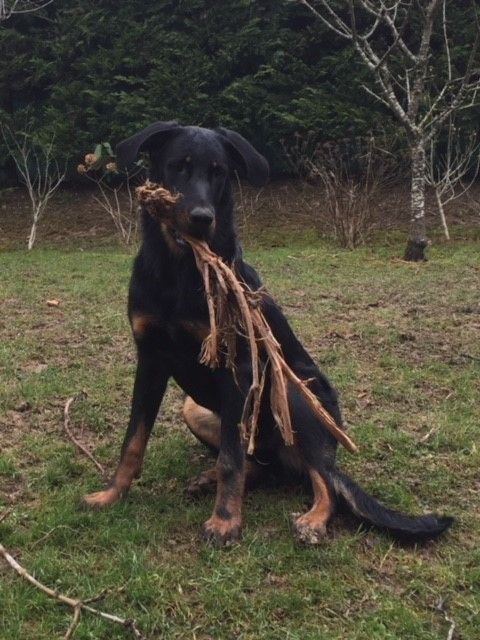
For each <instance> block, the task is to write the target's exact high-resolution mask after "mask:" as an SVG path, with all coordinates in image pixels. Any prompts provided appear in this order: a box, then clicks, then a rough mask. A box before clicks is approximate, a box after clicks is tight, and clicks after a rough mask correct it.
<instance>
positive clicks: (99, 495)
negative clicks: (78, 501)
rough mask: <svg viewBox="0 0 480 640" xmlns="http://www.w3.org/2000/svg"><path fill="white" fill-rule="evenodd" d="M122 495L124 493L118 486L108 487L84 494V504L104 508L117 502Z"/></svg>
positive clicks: (94, 507) (93, 507) (92, 507)
mask: <svg viewBox="0 0 480 640" xmlns="http://www.w3.org/2000/svg"><path fill="white" fill-rule="evenodd" d="M121 497H122V493H121V492H120V491H119V490H118V489H117V488H116V487H114V486H113V487H108V488H107V489H104V490H103V491H96V492H95V493H89V494H88V495H86V496H83V499H82V504H83V505H84V506H86V507H90V508H91V509H103V507H108V506H109V505H111V504H113V503H114V502H117V500H120V498H121Z"/></svg>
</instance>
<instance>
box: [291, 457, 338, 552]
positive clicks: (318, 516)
mask: <svg viewBox="0 0 480 640" xmlns="http://www.w3.org/2000/svg"><path fill="white" fill-rule="evenodd" d="M308 474H309V476H310V481H311V483H312V490H313V506H312V508H311V509H310V511H307V513H304V514H303V515H301V516H300V517H299V518H297V519H296V520H295V524H294V527H295V534H296V536H297V538H298V540H300V542H305V543H306V544H318V543H319V542H320V541H321V540H322V538H324V537H325V534H326V532H327V522H328V520H329V519H330V516H331V515H332V512H333V506H334V502H333V500H332V497H331V495H330V491H329V488H328V485H327V483H326V482H325V480H324V478H323V477H322V474H321V473H320V472H319V471H317V470H316V469H309V471H308Z"/></svg>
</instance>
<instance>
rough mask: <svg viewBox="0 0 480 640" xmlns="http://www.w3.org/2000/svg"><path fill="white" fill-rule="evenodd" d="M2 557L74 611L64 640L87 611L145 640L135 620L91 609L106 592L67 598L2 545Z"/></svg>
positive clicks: (46, 592) (33, 582) (25, 577)
mask: <svg viewBox="0 0 480 640" xmlns="http://www.w3.org/2000/svg"><path fill="white" fill-rule="evenodd" d="M7 515H8V511H7V512H6V513H4V514H3V515H1V516H0V522H1V521H2V520H4V519H5V518H6V517H7ZM0 556H2V557H3V558H4V560H5V561H6V562H7V564H8V565H9V566H10V567H11V568H12V569H13V570H14V571H15V573H17V574H18V575H19V576H21V577H22V578H24V579H25V580H27V582H29V583H30V584H32V585H33V586H34V587H36V588H37V589H39V590H40V591H42V592H43V593H45V594H46V595H47V596H48V597H49V598H53V599H54V600H57V601H58V602H61V603H62V604H65V605H67V606H68V607H70V608H71V609H73V618H72V622H71V624H70V626H69V628H68V629H67V632H66V634H65V635H64V640H69V639H70V638H72V637H73V634H74V633H75V629H76V628H77V626H78V624H79V622H80V615H81V612H82V611H87V612H88V613H91V614H93V615H95V616H98V617H100V618H102V619H103V620H107V621H108V622H113V623H115V624H119V625H121V626H122V627H125V628H126V629H129V630H130V631H131V632H132V633H133V636H134V637H135V638H138V639H139V640H144V636H143V635H142V633H141V632H140V630H139V629H138V627H137V624H136V622H135V620H131V619H128V618H120V617H119V616H115V615H113V614H111V613H106V612H105V611H101V610H100V609H95V607H91V606H90V605H89V604H88V603H89V602H93V601H95V600H98V599H99V598H101V597H103V596H104V595H105V593H104V592H102V593H101V594H100V595H99V596H96V597H95V598H89V599H88V600H78V599H76V598H70V597H69V596H66V595H64V594H63V593H59V592H58V591H55V590H54V589H50V587H47V586H46V585H44V584H43V583H41V582H39V581H38V580H37V579H36V578H34V577H33V576H32V575H31V574H30V573H28V571H27V570H26V569H25V568H24V567H22V565H21V564H19V563H18V562H17V561H16V560H15V558H14V557H13V556H11V555H10V554H9V553H8V551H7V550H6V549H5V547H4V546H3V545H2V544H0Z"/></svg>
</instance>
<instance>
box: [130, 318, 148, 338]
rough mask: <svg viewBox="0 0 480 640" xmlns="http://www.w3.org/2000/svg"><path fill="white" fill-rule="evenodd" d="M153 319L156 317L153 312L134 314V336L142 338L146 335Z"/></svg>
mask: <svg viewBox="0 0 480 640" xmlns="http://www.w3.org/2000/svg"><path fill="white" fill-rule="evenodd" d="M153 321H154V317H153V316H152V315H151V314H148V313H146V314H134V315H133V316H132V319H131V324H132V332H133V335H134V337H135V338H141V337H142V336H144V335H145V333H146V332H147V329H148V327H149V326H150V325H151V324H152V322H153Z"/></svg>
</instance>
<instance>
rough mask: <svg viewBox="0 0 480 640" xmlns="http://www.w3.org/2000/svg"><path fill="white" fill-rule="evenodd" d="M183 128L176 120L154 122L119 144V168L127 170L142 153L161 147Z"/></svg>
mask: <svg viewBox="0 0 480 640" xmlns="http://www.w3.org/2000/svg"><path fill="white" fill-rule="evenodd" d="M181 128H182V126H181V125H179V124H178V122H176V121H175V120H169V121H167V122H161V121H160V122H154V123H153V124H150V125H149V126H148V127H145V129H142V130H141V131H139V132H138V133H135V134H134V135H133V136H130V138H127V139H126V140H123V141H122V142H119V143H118V144H117V146H116V148H115V154H116V157H117V166H118V168H119V169H127V168H128V167H129V166H130V165H131V164H132V162H135V160H136V159H137V156H138V154H139V153H140V151H148V150H149V149H150V148H152V147H154V146H155V147H156V146H159V145H161V144H162V142H163V141H164V139H166V138H167V137H168V136H169V135H171V134H172V133H174V132H175V131H179V130H180V129H181Z"/></svg>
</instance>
